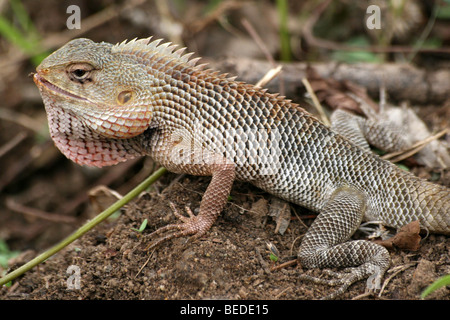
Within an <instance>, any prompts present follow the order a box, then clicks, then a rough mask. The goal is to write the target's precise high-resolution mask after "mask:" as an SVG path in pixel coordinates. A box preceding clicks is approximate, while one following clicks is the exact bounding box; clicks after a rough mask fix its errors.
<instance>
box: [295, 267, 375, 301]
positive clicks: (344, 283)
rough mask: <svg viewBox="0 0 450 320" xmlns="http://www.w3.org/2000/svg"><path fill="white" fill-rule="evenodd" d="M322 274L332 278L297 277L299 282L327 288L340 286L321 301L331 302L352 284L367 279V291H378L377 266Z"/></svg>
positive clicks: (326, 270)
mask: <svg viewBox="0 0 450 320" xmlns="http://www.w3.org/2000/svg"><path fill="white" fill-rule="evenodd" d="M322 272H323V273H324V274H326V275H328V276H330V277H332V279H323V278H317V277H313V276H310V275H306V274H301V275H300V276H299V279H300V280H305V281H310V282H313V283H318V284H325V285H328V286H340V287H339V288H338V289H337V290H335V291H334V292H332V293H331V294H329V295H327V296H325V297H323V298H322V300H332V299H336V298H337V297H339V296H340V295H341V294H343V293H344V292H345V291H346V290H347V289H348V287H350V286H351V285H352V284H353V283H355V282H357V281H359V280H362V279H364V278H368V279H367V289H369V291H376V290H379V289H380V280H381V276H382V274H383V273H382V272H381V271H380V268H379V267H378V266H373V265H367V264H366V265H361V266H359V267H351V268H345V269H344V270H342V271H341V272H335V271H331V270H328V269H325V270H323V271H322Z"/></svg>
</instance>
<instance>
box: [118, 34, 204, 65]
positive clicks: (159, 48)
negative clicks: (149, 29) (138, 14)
mask: <svg viewBox="0 0 450 320" xmlns="http://www.w3.org/2000/svg"><path fill="white" fill-rule="evenodd" d="M162 41H163V39H156V40H152V37H148V38H144V39H137V38H134V39H132V40H130V41H127V40H125V41H123V42H121V43H117V44H116V45H114V46H113V47H112V48H111V52H112V53H121V54H133V55H136V56H139V57H142V58H144V59H151V58H153V57H154V56H155V55H159V56H163V57H165V58H167V59H171V60H174V61H176V62H178V63H183V64H186V65H187V66H189V67H196V64H197V62H198V61H199V60H200V58H194V59H191V57H192V55H193V54H194V53H193V52H188V53H184V52H185V51H186V48H179V49H177V48H178V45H176V44H172V43H171V42H165V43H161V42H162ZM175 49H177V50H175Z"/></svg>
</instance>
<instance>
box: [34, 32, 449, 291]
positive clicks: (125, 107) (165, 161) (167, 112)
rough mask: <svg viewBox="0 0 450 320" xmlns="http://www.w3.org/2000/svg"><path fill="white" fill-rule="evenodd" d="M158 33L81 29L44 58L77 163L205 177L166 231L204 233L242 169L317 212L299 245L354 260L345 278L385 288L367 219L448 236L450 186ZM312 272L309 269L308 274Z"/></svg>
mask: <svg viewBox="0 0 450 320" xmlns="http://www.w3.org/2000/svg"><path fill="white" fill-rule="evenodd" d="M174 48H175V46H170V44H167V43H166V44H160V41H150V39H142V40H132V41H130V42H123V43H120V44H116V45H112V44H108V43H103V42H102V43H94V42H93V41H91V40H88V39H76V40H73V41H71V42H69V43H68V44H66V45H65V46H64V47H62V48H61V49H59V50H57V51H56V52H54V53H53V54H52V55H50V56H49V57H47V58H46V59H45V60H44V61H43V62H42V64H41V65H40V66H39V67H38V68H37V73H36V74H35V76H34V80H35V82H36V84H37V85H38V87H39V89H40V92H41V95H42V98H43V101H44V103H45V107H46V112H47V115H48V120H49V127H50V132H51V136H52V138H53V139H54V141H55V143H56V145H57V147H58V148H59V149H60V150H61V151H62V152H63V153H64V154H65V155H66V156H67V157H68V158H70V159H72V160H74V161H75V162H77V163H79V164H85V165H93V166H104V165H112V164H115V163H118V162H120V161H125V160H127V159H129V158H133V157H136V156H142V155H149V156H151V157H152V158H153V159H154V160H155V161H157V162H159V163H160V164H161V165H163V166H165V167H166V168H167V169H168V170H170V171H173V172H176V173H188V174H193V175H209V176H212V180H211V182H210V184H209V186H208V188H207V190H206V192H205V194H204V196H203V198H202V201H201V205H200V212H199V214H198V215H196V216H195V215H193V214H192V212H190V210H188V214H189V217H185V216H183V215H180V214H178V213H177V212H176V210H175V213H176V215H177V216H178V217H179V218H180V219H181V223H180V224H172V225H168V226H166V227H163V228H162V229H160V230H158V231H156V234H160V233H163V232H169V235H166V236H164V237H162V238H161V239H160V240H159V241H158V242H157V243H160V242H161V241H164V240H167V239H170V238H173V237H178V236H185V235H193V236H195V237H198V236H201V235H203V234H204V233H205V232H206V231H207V230H208V229H209V228H210V227H211V225H212V224H213V223H214V221H215V220H216V218H217V216H218V215H219V214H220V212H221V210H222V209H223V207H224V205H225V203H226V200H227V197H228V195H229V192H230V189H231V186H232V184H233V181H234V180H235V179H239V180H243V181H248V182H250V183H252V184H254V185H255V186H257V187H259V188H261V189H263V190H265V191H267V192H269V193H272V194H274V195H276V196H278V197H281V198H283V199H285V200H287V201H290V202H293V203H296V204H299V205H302V206H305V207H307V208H309V209H311V210H314V211H316V212H319V215H318V217H317V218H316V220H315V222H314V223H313V225H312V226H311V228H310V230H309V231H308V233H307V234H306V235H305V238H304V239H303V241H302V245H301V247H300V250H299V255H298V256H299V260H300V262H301V263H302V264H303V265H304V266H306V267H320V268H324V267H354V269H353V271H352V273H351V274H350V275H348V276H347V277H344V278H343V279H341V280H339V281H337V282H336V283H337V284H341V288H340V289H339V290H338V291H337V292H336V294H335V295H333V296H332V297H335V296H336V295H338V294H339V293H341V292H343V291H344V290H345V289H346V288H347V287H348V286H349V285H350V284H352V283H353V282H355V281H357V280H360V279H364V278H368V277H369V279H370V281H369V282H368V286H369V287H370V288H375V287H377V286H378V283H379V281H380V278H381V277H382V275H383V274H384V272H385V271H386V270H387V268H388V266H389V254H388V252H387V250H386V249H385V248H383V247H381V246H379V245H376V244H373V243H371V242H368V241H348V242H347V240H348V239H349V238H350V236H351V235H352V234H353V233H354V231H355V230H356V229H357V228H358V226H359V224H360V223H361V221H363V220H381V221H382V222H383V223H384V224H385V225H388V226H391V227H395V228H398V227H401V226H403V225H405V224H407V223H409V222H411V221H414V220H419V221H420V223H421V226H422V227H423V228H426V229H428V230H429V231H431V232H437V233H443V234H450V190H449V189H448V188H446V187H444V186H440V185H435V184H432V183H430V182H428V181H425V180H422V179H419V178H418V177H415V176H414V175H412V174H410V173H407V172H404V171H402V170H400V169H398V168H397V167H396V166H395V165H393V164H391V163H389V162H387V161H384V160H382V159H380V158H379V157H378V156H376V155H374V154H372V153H371V152H368V151H367V150H365V149H364V148H362V147H360V146H358V145H357V144H355V143H353V142H351V141H350V140H348V139H347V138H345V137H344V136H342V135H340V134H338V133H336V132H335V131H333V130H331V129H330V128H328V127H327V126H325V125H323V124H322V123H321V122H320V121H318V120H317V119H316V118H315V117H314V116H312V115H310V114H309V113H308V112H306V111H305V110H304V109H302V108H300V107H299V106H298V105H296V104H294V103H292V102H291V101H289V100H287V99H285V98H284V97H281V96H279V95H276V94H271V93H268V92H267V91H266V90H263V89H260V88H257V87H255V86H253V85H250V84H246V83H243V82H238V81H235V80H234V78H231V77H228V76H227V75H224V74H220V73H217V72H214V71H211V70H207V69H205V67H204V66H202V65H196V62H197V59H190V54H183V51H182V50H178V51H174ZM304 278H305V279H308V276H305V277H304Z"/></svg>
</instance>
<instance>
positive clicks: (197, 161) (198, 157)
mask: <svg viewBox="0 0 450 320" xmlns="http://www.w3.org/2000/svg"><path fill="white" fill-rule="evenodd" d="M168 145H170V146H171V147H169V148H168V147H167V144H163V147H161V148H158V149H157V150H154V152H153V153H154V156H153V158H154V159H155V160H156V161H158V162H160V163H161V164H162V165H163V166H165V167H166V168H167V169H168V170H169V171H172V172H176V173H187V174H192V175H198V176H212V179H211V182H210V183H209V185H208V187H207V189H206V191H205V193H204V195H203V198H202V201H201V203H200V211H199V213H198V215H194V214H193V213H192V211H191V210H190V209H189V208H186V211H187V213H188V217H186V216H183V215H181V214H180V213H178V211H177V209H176V208H175V206H174V205H173V204H171V208H172V210H173V213H174V214H175V216H176V217H177V218H179V219H180V220H181V223H176V224H170V225H167V226H165V227H162V228H160V229H158V230H156V231H155V232H153V233H152V234H151V235H150V237H154V236H158V235H159V236H160V237H159V238H158V239H157V240H155V241H154V242H152V243H151V244H150V246H149V247H148V248H147V249H148V250H150V249H152V248H154V247H156V246H158V245H159V244H161V243H162V242H164V241H167V240H170V239H173V238H177V237H183V236H193V237H194V238H198V237H201V236H202V235H204V234H205V233H206V232H207V231H208V230H209V229H210V228H211V226H212V225H213V224H214V222H215V221H216V219H217V217H218V216H219V214H220V213H221V211H222V210H223V208H224V206H225V204H226V202H227V198H228V196H229V194H230V190H231V186H232V185H233V181H234V179H235V164H234V163H233V162H231V161H229V160H228V159H226V158H225V157H224V156H223V155H221V154H218V153H214V152H211V151H208V150H205V149H203V148H200V147H195V148H193V147H192V144H191V143H189V139H187V140H186V138H184V140H178V141H176V142H175V143H169V144H168ZM167 232H168V234H165V235H163V236H161V235H162V234H164V233H167Z"/></svg>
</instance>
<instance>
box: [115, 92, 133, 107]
mask: <svg viewBox="0 0 450 320" xmlns="http://www.w3.org/2000/svg"><path fill="white" fill-rule="evenodd" d="M133 97H134V92H133V91H131V90H125V91H122V92H120V93H119V94H118V95H117V102H118V103H119V104H125V103H127V102H129V101H131V100H132V99H133Z"/></svg>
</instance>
